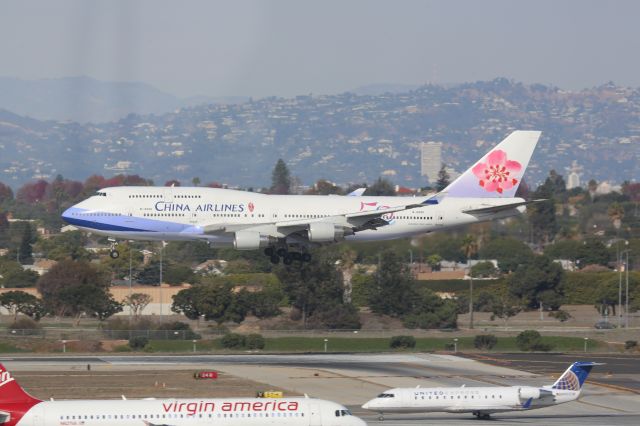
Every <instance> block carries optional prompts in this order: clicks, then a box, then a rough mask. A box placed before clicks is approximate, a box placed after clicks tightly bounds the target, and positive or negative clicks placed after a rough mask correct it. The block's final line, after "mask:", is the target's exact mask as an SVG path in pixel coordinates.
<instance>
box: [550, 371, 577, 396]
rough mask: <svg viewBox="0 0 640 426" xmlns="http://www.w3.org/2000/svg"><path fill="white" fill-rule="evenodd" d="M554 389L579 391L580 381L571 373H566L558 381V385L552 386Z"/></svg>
mask: <svg viewBox="0 0 640 426" xmlns="http://www.w3.org/2000/svg"><path fill="white" fill-rule="evenodd" d="M554 388H556V389H562V390H570V391H578V390H580V380H578V376H576V373H574V372H573V371H567V372H566V373H565V374H564V376H562V377H561V378H560V380H558V383H556V385H555V386H554Z"/></svg>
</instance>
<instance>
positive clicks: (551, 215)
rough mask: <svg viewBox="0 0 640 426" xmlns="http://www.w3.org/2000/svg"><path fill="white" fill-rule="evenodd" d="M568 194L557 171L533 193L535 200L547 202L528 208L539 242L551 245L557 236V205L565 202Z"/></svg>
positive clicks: (551, 173) (534, 235) (534, 232)
mask: <svg viewBox="0 0 640 426" xmlns="http://www.w3.org/2000/svg"><path fill="white" fill-rule="evenodd" d="M566 193H567V191H566V185H565V183H564V179H563V178H562V176H561V175H559V174H557V173H556V171H555V170H551V172H549V176H548V177H547V179H546V180H545V181H544V183H543V184H542V185H540V186H539V187H538V188H537V189H536V190H535V192H534V193H533V198H534V199H543V200H545V201H540V202H537V203H534V204H531V205H530V206H529V207H528V208H527V213H528V214H529V222H530V224H531V230H532V233H533V237H534V238H535V240H536V241H537V242H539V243H542V244H546V243H549V242H550V241H552V240H553V239H554V237H555V235H556V234H557V232H558V230H559V225H558V221H557V219H556V206H555V203H556V201H557V200H559V201H564V200H565V199H566Z"/></svg>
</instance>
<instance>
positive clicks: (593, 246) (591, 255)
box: [576, 238, 609, 268]
mask: <svg viewBox="0 0 640 426" xmlns="http://www.w3.org/2000/svg"><path fill="white" fill-rule="evenodd" d="M576 261H578V263H579V265H580V267H581V268H584V267H585V266H587V265H603V266H606V265H607V264H608V263H609V251H608V250H607V247H606V246H605V245H604V244H603V243H602V242H601V241H600V240H598V239H596V238H587V239H586V240H585V241H584V242H583V243H582V244H581V245H579V246H578V250H577V256H576Z"/></svg>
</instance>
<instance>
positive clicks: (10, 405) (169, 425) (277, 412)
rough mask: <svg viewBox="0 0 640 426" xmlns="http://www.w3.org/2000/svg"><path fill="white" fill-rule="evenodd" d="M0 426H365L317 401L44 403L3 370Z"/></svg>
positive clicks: (337, 407)
mask: <svg viewBox="0 0 640 426" xmlns="http://www.w3.org/2000/svg"><path fill="white" fill-rule="evenodd" d="M0 424H1V425H6V426H27V425H28V426H60V425H83V426H182V425H184V426H204V425H220V426H229V425H235V426H245V425H247V426H250V425H255V426H262V425H275V424H277V425H298V426H303V425H304V426H312V425H317V426H323V425H325V426H366V423H365V422H364V421H363V420H361V419H359V418H358V417H355V416H353V415H352V414H351V412H350V411H349V410H348V409H347V408H345V407H344V406H342V405H340V404H336V403H335V402H331V401H324V400H321V399H314V398H277V399H270V398H216V399H200V398H198V399H196V398H192V399H153V398H152V399H141V400H140V399H139V400H69V401H40V400H39V399H36V398H34V397H32V396H31V395H29V394H28V393H26V392H25V391H24V390H23V389H22V387H20V385H19V384H18V382H16V381H15V379H14V378H13V377H12V376H11V374H10V373H9V372H8V371H6V370H5V368H4V366H2V365H1V364H0Z"/></svg>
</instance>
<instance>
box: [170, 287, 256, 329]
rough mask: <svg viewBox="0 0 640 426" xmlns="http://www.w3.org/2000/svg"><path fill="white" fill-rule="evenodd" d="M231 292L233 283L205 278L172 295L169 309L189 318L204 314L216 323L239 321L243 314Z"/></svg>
mask: <svg viewBox="0 0 640 426" xmlns="http://www.w3.org/2000/svg"><path fill="white" fill-rule="evenodd" d="M234 303H236V298H235V295H234V293H233V284H231V283H229V282H215V281H209V280H205V282H203V283H201V284H197V285H194V286H193V287H191V288H187V289H184V290H180V291H179V292H178V293H177V294H176V295H175V296H173V304H172V305H171V310H172V311H173V312H175V313H178V314H183V315H185V316H186V317H187V318H189V319H191V320H195V319H198V318H200V317H201V316H204V319H206V320H213V321H215V322H217V323H218V324H222V323H223V322H225V321H228V320H232V321H237V322H240V321H242V320H243V319H244V315H239V313H240V310H239V308H238V304H237V303H236V304H235V306H234Z"/></svg>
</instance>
